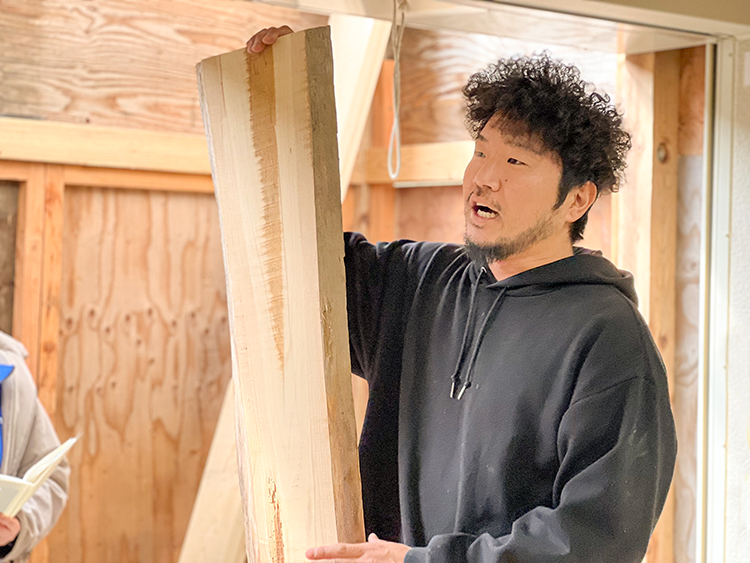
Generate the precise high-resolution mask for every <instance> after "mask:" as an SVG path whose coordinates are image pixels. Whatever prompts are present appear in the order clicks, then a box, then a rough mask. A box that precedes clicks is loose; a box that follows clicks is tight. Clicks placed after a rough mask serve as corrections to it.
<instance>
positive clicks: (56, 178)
mask: <svg viewBox="0 0 750 563" xmlns="http://www.w3.org/2000/svg"><path fill="white" fill-rule="evenodd" d="M44 172H45V173H44V252H43V260H42V264H43V267H42V303H41V315H40V320H39V350H38V352H37V353H38V354H39V360H38V363H37V366H38V372H37V373H36V379H37V387H38V389H39V400H40V401H41V402H42V404H43V405H44V408H45V409H46V410H47V412H48V413H49V415H50V416H51V417H54V415H55V412H56V411H57V368H58V359H59V349H58V339H59V334H60V284H61V282H62V252H63V205H64V194H65V184H64V183H63V167H62V166H60V165H57V164H50V165H47V166H45V171H44Z"/></svg>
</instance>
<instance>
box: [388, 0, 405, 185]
mask: <svg viewBox="0 0 750 563" xmlns="http://www.w3.org/2000/svg"><path fill="white" fill-rule="evenodd" d="M408 4H409V3H408V1H407V0H393V25H392V26H391V48H392V49H393V59H394V62H395V64H394V65H393V126H392V127H391V138H390V140H389V141H388V176H390V177H391V180H395V179H396V178H397V177H398V174H399V172H401V121H400V120H399V112H400V108H401V39H402V38H403V36H404V29H405V27H406V26H405V25H404V20H405V18H406V10H407V8H408V7H409V6H408ZM399 15H400V16H401V17H400V18H399ZM394 148H395V149H396V166H395V169H394V166H393V149H394Z"/></svg>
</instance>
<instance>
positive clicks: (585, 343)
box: [248, 28, 676, 563]
mask: <svg viewBox="0 0 750 563" xmlns="http://www.w3.org/2000/svg"><path fill="white" fill-rule="evenodd" d="M287 29H288V28H287ZM286 32H287V31H286V30H278V29H275V28H271V29H270V30H263V31H261V32H259V33H258V34H256V35H255V36H253V38H252V39H250V41H248V51H250V52H259V51H260V50H262V49H263V47H264V45H265V44H271V43H273V41H275V39H276V36H278V35H279V34H280V33H286ZM464 95H465V97H466V100H467V106H468V114H467V123H468V126H469V130H470V131H471V132H472V134H473V136H474V138H475V140H476V149H475V152H474V156H473V158H472V159H471V161H470V162H469V164H468V166H467V167H466V172H465V175H464V181H463V202H464V212H465V217H466V235H465V244H464V245H453V244H439V243H416V242H411V241H397V242H392V243H378V244H377V245H372V244H370V243H369V242H367V241H366V240H365V239H364V237H362V236H361V235H359V234H356V233H347V234H346V235H345V240H346V259H345V263H346V275H347V300H348V311H349V332H350V344H351V352H352V366H353V370H354V371H355V373H357V374H358V375H361V376H362V377H365V378H367V381H368V383H369V385H370V399H369V403H368V410H367V415H366V418H365V425H364V428H363V431H362V438H361V442H360V465H361V471H362V487H363V502H364V509H365V525H366V528H367V530H368V532H370V533H371V535H370V539H369V541H368V542H367V543H362V544H338V545H334V546H325V547H318V548H313V549H310V550H309V551H308V552H307V557H308V558H310V559H313V560H333V559H339V560H340V559H353V560H359V561H383V562H393V561H399V562H401V561H405V562H407V563H417V562H425V563H427V562H429V563H448V562H462V561H466V562H482V563H484V562H486V563H490V562H493V563H511V562H518V563H562V562H566V563H567V562H574V561H575V562H597V563H604V562H613V563H614V562H617V563H626V562H632V563H636V562H640V561H641V560H642V558H643V556H644V554H645V552H646V548H647V545H648V540H649V536H650V534H651V533H652V531H653V529H654V526H655V525H656V521H657V519H658V517H659V514H660V512H661V510H662V507H663V505H664V502H665V499H666V496H667V491H668V489H669V484H670V481H671V478H672V473H673V469H674V461H675V456H676V438H675V430H674V422H673V418H672V412H671V409H670V405H669V393H668V390H667V380H666V375H665V371H664V365H663V363H662V361H661V358H660V356H659V353H658V351H657V349H656V346H655V345H654V342H653V340H652V338H651V335H650V333H649V330H648V327H647V325H646V323H645V322H644V320H643V318H642V317H641V316H640V315H639V313H638V310H637V307H636V296H635V291H634V285H633V280H632V277H631V276H630V274H628V273H625V272H621V271H619V270H618V269H617V268H615V267H614V266H613V265H612V264H611V263H610V262H609V261H608V260H606V259H605V258H603V257H602V256H600V255H599V254H598V253H592V252H588V251H585V250H582V249H580V248H576V247H574V246H573V245H574V243H575V242H577V241H578V240H580V239H581V237H582V234H583V230H584V228H585V225H586V219H587V213H588V211H589V209H590V208H591V206H592V205H593V204H594V202H595V201H596V199H597V198H598V196H599V195H600V194H602V193H606V192H611V191H615V190H616V189H617V187H618V185H619V182H620V178H621V175H622V171H623V168H624V166H625V161H624V157H625V154H626V152H627V150H628V149H629V148H630V137H629V135H628V134H627V133H626V132H624V131H623V129H622V120H621V116H620V114H619V113H618V112H617V110H616V109H615V108H614V107H613V106H612V105H611V104H610V101H609V99H608V98H607V97H606V96H601V95H599V94H596V93H589V92H588V85H587V84H586V83H585V82H584V81H583V80H582V79H581V77H580V73H579V71H578V70H577V69H576V68H575V67H573V66H569V65H565V64H562V63H560V62H557V61H554V60H552V59H551V58H550V57H549V56H548V55H541V56H533V57H521V58H514V59H504V60H500V61H498V63H497V64H495V65H492V66H491V67H490V68H488V69H487V70H485V71H482V72H478V73H476V74H475V75H473V76H472V77H471V78H470V79H469V82H468V84H467V85H466V87H465V88H464Z"/></svg>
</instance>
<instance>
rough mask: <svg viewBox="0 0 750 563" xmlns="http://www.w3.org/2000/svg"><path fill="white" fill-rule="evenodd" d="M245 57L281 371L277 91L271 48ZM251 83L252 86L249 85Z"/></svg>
mask: <svg viewBox="0 0 750 563" xmlns="http://www.w3.org/2000/svg"><path fill="white" fill-rule="evenodd" d="M245 56H246V57H247V79H248V89H247V92H248V97H249V101H250V113H251V115H252V116H253V118H252V119H251V121H250V129H251V130H252V133H253V139H254V145H255V156H256V158H257V159H258V162H259V163H260V175H261V184H262V186H261V195H262V198H263V226H262V227H261V245H262V248H263V276H264V279H265V286H266V289H267V291H268V292H269V294H270V298H269V300H268V303H269V309H270V311H269V313H270V317H271V325H272V329H273V339H274V343H275V345H276V353H277V356H278V360H279V365H280V367H281V370H280V372H281V373H284V262H283V236H282V234H283V233H282V228H281V206H280V203H281V202H280V198H279V171H278V147H277V144H276V133H275V128H276V91H275V81H274V76H273V49H266V50H265V51H264V52H263V53H261V54H259V55H249V54H246V55H245ZM251 86H252V87H251Z"/></svg>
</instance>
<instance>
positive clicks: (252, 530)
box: [198, 28, 364, 561]
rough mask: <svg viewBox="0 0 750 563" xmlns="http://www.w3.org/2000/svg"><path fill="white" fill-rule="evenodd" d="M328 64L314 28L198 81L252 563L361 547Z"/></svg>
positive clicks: (226, 58) (210, 66)
mask: <svg viewBox="0 0 750 563" xmlns="http://www.w3.org/2000/svg"><path fill="white" fill-rule="evenodd" d="M331 59H332V58H331V48H330V38H329V31H328V28H318V29H312V30H308V31H305V32H302V33H296V34H293V35H290V36H286V37H283V38H281V39H280V40H279V41H278V42H277V43H276V44H275V45H274V46H273V47H272V48H270V49H267V50H266V51H265V52H264V53H262V54H260V55H247V54H246V53H245V52H244V51H242V50H240V51H235V52H233V53H229V54H226V55H222V56H221V57H214V58H211V59H207V60H205V61H203V62H202V63H201V64H200V65H199V67H198V75H199V83H200V93H201V104H202V107H203V112H204V123H205V125H206V132H207V136H208V139H209V146H210V147H211V151H210V152H211V158H212V168H213V171H214V183H215V185H216V197H217V201H218V203H219V210H220V218H221V223H222V233H223V241H224V256H225V268H226V273H227V293H228V298H229V302H230V311H231V313H230V318H231V321H232V322H231V332H232V345H233V346H232V350H233V367H234V369H233V373H234V375H233V378H234V381H235V390H236V391H237V393H238V397H237V399H236V402H237V411H236V412H237V442H238V452H239V455H238V458H239V472H240V490H241V491H242V493H243V508H244V513H245V537H246V542H247V549H248V557H249V559H251V560H254V561H272V560H273V561H280V560H282V558H283V559H284V560H291V561H298V560H302V559H303V558H304V551H305V550H306V549H307V548H309V547H313V546H315V545H323V544H327V543H331V542H337V541H363V540H364V526H363V518H362V505H361V497H360V494H361V492H360V491H361V489H360V482H359V467H358V456H357V449H356V438H355V426H354V414H353V405H352V395H351V385H350V382H349V377H350V375H349V374H350V366H349V358H348V338H347V334H346V303H345V282H344V270H343V242H342V237H341V208H340V191H339V189H338V187H339V185H340V184H339V176H338V163H337V161H336V157H337V151H336V136H335V135H336V132H335V128H334V124H335V113H334V112H335V105H334V100H333V78H332V60H331ZM248 123H249V124H250V127H249V128H248V127H247V125H246V124H248ZM248 157H249V158H248Z"/></svg>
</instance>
